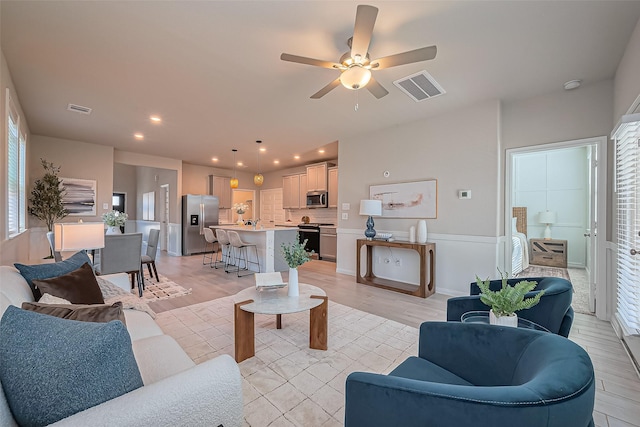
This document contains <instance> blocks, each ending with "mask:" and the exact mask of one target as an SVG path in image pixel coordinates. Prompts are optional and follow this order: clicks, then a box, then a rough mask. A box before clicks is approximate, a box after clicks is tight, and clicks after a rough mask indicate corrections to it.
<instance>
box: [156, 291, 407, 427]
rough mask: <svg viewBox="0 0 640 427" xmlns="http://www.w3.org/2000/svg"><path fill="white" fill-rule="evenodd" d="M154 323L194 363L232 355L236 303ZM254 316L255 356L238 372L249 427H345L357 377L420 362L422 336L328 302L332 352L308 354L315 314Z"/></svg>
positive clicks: (198, 307) (174, 313) (207, 305)
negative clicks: (352, 379) (348, 396)
mask: <svg viewBox="0 0 640 427" xmlns="http://www.w3.org/2000/svg"><path fill="white" fill-rule="evenodd" d="M156 321H157V322H158V324H159V325H160V326H161V327H162V329H163V330H164V331H165V332H166V333H167V334H169V335H171V336H173V338H175V339H176V341H178V343H179V344H180V345H181V346H182V348H184V350H185V351H186V352H187V354H189V356H190V357H191V358H192V359H193V360H194V361H195V362H196V363H201V362H203V361H205V360H208V359H211V358H214V357H216V356H218V355H220V354H224V353H226V354H230V355H231V356H233V354H234V348H233V343H234V338H233V297H226V298H221V299H217V300H213V301H207V302H204V303H201V304H195V305H192V306H188V307H184V308H178V309H174V310H171V311H166V312H163V313H159V314H158V315H157V318H156ZM282 326H283V328H282V329H276V327H275V316H266V315H258V314H257V315H255V335H256V355H255V357H252V358H250V359H247V360H245V361H243V362H241V363H240V364H239V366H240V372H241V374H242V378H243V380H242V390H243V395H244V419H245V425H249V426H252V427H260V426H304V427H309V426H342V425H343V424H344V391H345V390H344V388H345V380H346V378H347V375H349V374H350V373H351V372H353V371H367V372H378V373H385V374H386V373H389V372H390V371H391V370H392V369H393V368H395V367H396V366H397V365H399V364H400V363H401V362H402V361H404V359H406V358H407V357H408V356H415V355H417V354H418V349H417V343H418V330H417V329H416V328H412V327H410V326H406V325H403V324H401V323H397V322H394V321H392V320H387V319H384V318H382V317H378V316H375V315H372V314H369V313H365V312H363V311H360V310H356V309H353V308H350V307H346V306H344V305H340V304H337V303H333V302H331V301H329V331H328V335H329V343H328V347H329V349H328V350H327V351H322V350H312V349H310V348H309V312H308V311H306V312H302V313H296V314H287V315H283V316H282Z"/></svg>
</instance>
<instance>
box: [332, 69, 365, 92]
mask: <svg viewBox="0 0 640 427" xmlns="http://www.w3.org/2000/svg"><path fill="white" fill-rule="evenodd" d="M370 79H371V71H370V70H367V69H366V68H364V67H362V66H360V65H353V66H351V67H349V68H348V69H346V70H345V71H343V72H342V74H340V83H342V86H344V87H346V88H347V89H352V90H357V89H360V88H363V87H365V86H366V85H367V83H369V80H370Z"/></svg>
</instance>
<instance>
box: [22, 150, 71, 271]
mask: <svg viewBox="0 0 640 427" xmlns="http://www.w3.org/2000/svg"><path fill="white" fill-rule="evenodd" d="M40 163H41V164H42V167H43V168H44V172H45V173H44V176H43V177H42V178H39V179H36V181H35V183H34V184H33V189H32V190H31V195H30V196H29V208H28V211H29V214H30V215H33V216H35V217H36V218H38V219H39V220H41V221H44V223H45V224H46V225H47V231H49V232H51V231H52V230H53V223H54V222H55V221H57V220H59V219H62V218H64V217H65V216H67V215H68V214H69V212H68V211H67V210H66V209H65V207H64V204H63V203H62V197H63V196H64V194H65V190H64V187H63V186H62V181H61V180H60V178H59V177H58V174H59V173H60V166H54V165H53V163H51V162H47V161H46V160H44V159H40ZM49 250H50V255H49V258H53V252H51V248H49Z"/></svg>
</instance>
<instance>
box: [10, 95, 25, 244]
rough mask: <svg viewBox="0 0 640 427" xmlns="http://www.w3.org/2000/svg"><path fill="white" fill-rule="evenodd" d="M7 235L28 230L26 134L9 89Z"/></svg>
mask: <svg viewBox="0 0 640 427" xmlns="http://www.w3.org/2000/svg"><path fill="white" fill-rule="evenodd" d="M6 111H7V235H8V236H9V237H12V236H15V235H16V234H18V233H21V232H23V231H24V230H26V182H25V175H26V172H25V171H26V151H27V149H26V145H27V141H26V134H25V133H24V132H21V130H20V116H19V115H18V111H17V109H16V107H15V105H14V104H13V102H12V100H11V96H10V94H9V89H7V109H6Z"/></svg>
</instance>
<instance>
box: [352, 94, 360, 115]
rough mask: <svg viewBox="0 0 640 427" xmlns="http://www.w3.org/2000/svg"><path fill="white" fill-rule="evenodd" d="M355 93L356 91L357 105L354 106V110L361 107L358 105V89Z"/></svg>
mask: <svg viewBox="0 0 640 427" xmlns="http://www.w3.org/2000/svg"><path fill="white" fill-rule="evenodd" d="M353 93H354V94H355V96H356V105H355V107H353V110H354V111H358V108H360V106H359V105H358V91H357V90H356V91H354V92H353Z"/></svg>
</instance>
